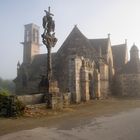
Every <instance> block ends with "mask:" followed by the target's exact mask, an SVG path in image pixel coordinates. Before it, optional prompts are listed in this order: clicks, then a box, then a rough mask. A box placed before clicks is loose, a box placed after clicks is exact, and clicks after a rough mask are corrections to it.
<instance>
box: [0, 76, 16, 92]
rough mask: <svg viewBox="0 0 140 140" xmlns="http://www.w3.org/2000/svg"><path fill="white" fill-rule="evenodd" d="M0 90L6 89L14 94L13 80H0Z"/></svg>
mask: <svg viewBox="0 0 140 140" xmlns="http://www.w3.org/2000/svg"><path fill="white" fill-rule="evenodd" d="M0 89H6V90H8V91H10V92H11V93H14V90H15V84H14V82H13V80H4V79H2V78H0Z"/></svg>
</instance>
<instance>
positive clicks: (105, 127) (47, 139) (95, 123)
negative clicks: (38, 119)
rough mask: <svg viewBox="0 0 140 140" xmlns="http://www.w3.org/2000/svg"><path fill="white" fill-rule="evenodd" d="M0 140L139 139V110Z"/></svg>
mask: <svg viewBox="0 0 140 140" xmlns="http://www.w3.org/2000/svg"><path fill="white" fill-rule="evenodd" d="M77 118H78V116H77ZM0 140H140V108H137V109H133V110H129V111H127V112H121V113H118V114H114V115H108V116H105V117H104V116H102V117H98V118H94V117H92V116H90V117H83V118H82V117H80V120H78V119H75V120H74V119H72V120H71V119H68V120H64V121H62V122H61V123H59V122H58V123H57V124H56V125H54V126H52V127H49V128H47V127H37V128H34V129H31V130H23V131H19V132H15V133H10V134H6V135H3V136H1V137H0Z"/></svg>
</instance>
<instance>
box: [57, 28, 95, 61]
mask: <svg viewBox="0 0 140 140" xmlns="http://www.w3.org/2000/svg"><path fill="white" fill-rule="evenodd" d="M57 54H58V55H59V56H61V55H65V56H66V55H78V56H84V57H85V58H92V59H93V58H94V59H96V58H95V57H96V54H97V53H96V50H95V49H94V48H93V47H92V45H91V43H90V41H89V40H88V39H87V38H86V37H85V36H84V35H83V34H82V33H81V31H80V30H79V29H78V27H77V26H75V27H74V28H73V30H72V31H71V33H70V34H69V36H68V37H67V39H66V40H65V42H64V43H63V44H62V46H61V48H60V49H59V50H58V52H57Z"/></svg>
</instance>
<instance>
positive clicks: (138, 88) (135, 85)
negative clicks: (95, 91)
mask: <svg viewBox="0 0 140 140" xmlns="http://www.w3.org/2000/svg"><path fill="white" fill-rule="evenodd" d="M116 84H117V85H116V87H117V89H116V90H118V93H119V95H122V96H139V97H140V74H121V75H118V76H117V83H116Z"/></svg>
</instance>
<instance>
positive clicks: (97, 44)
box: [89, 38, 109, 55]
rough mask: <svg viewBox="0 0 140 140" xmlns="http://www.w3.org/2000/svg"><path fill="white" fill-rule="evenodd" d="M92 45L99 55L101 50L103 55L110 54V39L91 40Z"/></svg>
mask: <svg viewBox="0 0 140 140" xmlns="http://www.w3.org/2000/svg"><path fill="white" fill-rule="evenodd" d="M89 41H90V43H91V44H92V47H93V48H95V50H96V51H97V52H98V53H99V48H101V52H102V55H104V54H106V53H107V52H108V43H109V39H108V38H102V39H89Z"/></svg>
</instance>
